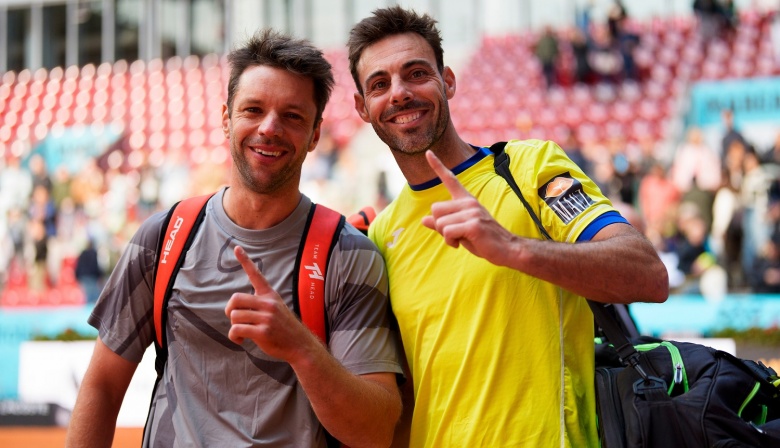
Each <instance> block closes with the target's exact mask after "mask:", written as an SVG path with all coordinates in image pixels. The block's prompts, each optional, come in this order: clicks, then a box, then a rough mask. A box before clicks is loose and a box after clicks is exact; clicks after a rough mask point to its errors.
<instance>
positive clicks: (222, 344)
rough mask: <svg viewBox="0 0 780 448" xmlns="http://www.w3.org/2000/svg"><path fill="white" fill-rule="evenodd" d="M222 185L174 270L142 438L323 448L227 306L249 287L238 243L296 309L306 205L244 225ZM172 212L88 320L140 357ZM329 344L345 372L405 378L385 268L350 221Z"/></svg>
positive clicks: (134, 251)
mask: <svg viewBox="0 0 780 448" xmlns="http://www.w3.org/2000/svg"><path fill="white" fill-rule="evenodd" d="M224 191H225V190H221V191H220V192H218V193H217V194H216V195H214V197H212V198H211V199H210V200H209V202H208V204H207V206H206V216H205V219H204V221H203V223H202V224H201V226H200V228H199V229H198V232H197V235H196V236H195V239H194V241H193V244H192V247H191V248H190V250H189V252H188V255H187V257H186V259H185V261H184V264H183V265H182V268H181V270H180V271H179V274H178V276H177V277H176V280H175V283H174V289H173V294H172V296H171V299H170V301H169V303H168V314H167V319H168V321H167V326H166V328H165V331H166V335H167V338H168V351H169V355H168V363H167V364H166V366H165V372H164V375H163V378H162V380H161V382H160V384H159V385H158V386H157V389H156V392H155V395H154V399H153V401H152V405H151V409H150V412H149V417H148V420H147V424H146V430H145V434H144V446H148V447H185V446H186V447H214V446H220V447H222V446H224V447H249V446H294V447H307V446H325V439H324V432H323V429H322V426H321V425H320V424H319V422H318V421H317V418H316V416H315V415H314V411H313V410H312V408H311V405H310V403H309V401H308V399H307V397H306V394H305V393H304V391H303V389H302V388H301V386H300V384H299V383H298V381H297V378H296V376H295V373H294V372H293V370H292V367H290V365H289V364H287V363H286V362H283V361H280V360H278V359H276V358H272V357H270V356H268V355H266V354H265V353H264V352H263V351H262V350H260V348H258V347H257V346H256V345H255V344H254V343H253V342H251V341H249V340H247V341H244V343H243V344H241V345H238V344H235V343H233V342H232V341H230V340H229V339H228V337H227V334H228V330H229V329H230V322H229V320H228V318H227V317H226V316H225V305H226V304H227V301H228V299H229V298H230V296H231V295H232V294H233V293H234V292H245V293H251V292H252V291H253V288H252V286H251V285H250V283H249V279H248V278H247V275H246V273H244V271H243V269H242V268H241V266H240V265H239V263H238V261H237V260H236V258H235V256H234V255H233V248H234V247H235V246H236V244H240V245H241V246H242V247H243V248H244V249H245V250H246V252H247V253H248V254H249V256H250V258H251V259H252V260H254V261H255V262H256V263H257V264H258V266H259V267H260V269H261V271H262V272H263V274H264V275H265V277H266V278H267V279H268V282H269V283H270V285H271V286H272V287H273V288H274V289H275V290H276V291H277V292H278V293H279V295H280V296H281V297H282V298H283V299H284V301H285V303H287V306H288V307H290V308H291V309H292V307H293V304H292V283H293V276H294V275H296V273H295V272H293V270H294V264H295V263H294V262H295V257H296V254H297V251H298V245H299V243H300V240H301V235H302V232H303V228H304V225H305V223H306V217H307V214H308V212H309V209H310V207H311V201H310V200H309V198H307V197H305V196H303V197H302V199H301V201H300V203H299V204H298V206H297V208H296V209H295V211H294V212H293V213H292V214H291V215H290V216H289V217H287V218H286V219H285V220H284V221H282V222H281V223H279V224H278V225H276V226H274V227H272V228H270V229H266V230H247V229H243V228H241V227H238V226H237V225H236V224H234V223H233V222H232V221H231V220H230V219H229V218H228V217H227V215H226V214H225V210H224V208H223V207H222V197H223V194H224ZM164 218H165V213H164V212H161V213H158V214H155V215H153V216H152V217H150V218H149V219H148V220H146V221H145V222H144V223H143V224H142V225H141V227H140V228H139V230H138V231H137V232H136V234H135V235H134V236H133V238H132V240H131V241H130V243H129V244H128V246H127V248H126V249H125V251H124V253H123V254H122V257H121V258H120V260H119V263H118V265H117V267H116V268H115V269H114V271H113V273H112V274H111V277H110V278H109V280H108V283H107V285H106V287H105V288H104V290H103V293H102V295H101V297H100V299H99V301H98V303H97V304H96V306H95V309H94V311H93V313H92V315H91V316H90V318H89V323H90V324H91V325H92V326H94V327H95V328H97V329H98V331H99V334H100V338H101V340H102V341H103V343H105V344H106V345H107V346H108V347H109V348H110V349H111V350H113V351H114V352H116V353H117V354H119V355H120V356H122V357H123V358H125V359H127V360H129V361H133V362H140V361H141V358H142V356H143V353H144V351H145V350H146V348H147V347H148V346H149V345H150V344H152V343H153V339H154V323H153V318H152V313H153V301H154V299H153V292H152V280H153V278H152V277H153V263H154V259H155V252H156V250H157V244H158V237H159V235H160V229H161V227H162V222H163V220H164ZM325 285H326V292H325V308H326V315H327V316H326V319H327V321H328V326H329V328H330V341H329V349H330V352H331V354H332V355H333V356H334V357H335V358H336V359H337V360H339V361H340V362H341V363H342V364H343V365H344V366H345V367H346V368H347V369H348V370H349V371H350V372H352V373H355V374H367V373H376V372H393V373H396V374H401V372H402V370H401V367H400V362H399V360H400V351H399V346H398V345H397V339H396V337H395V334H393V333H392V332H391V330H390V325H389V322H390V315H389V307H388V301H387V291H388V285H387V275H386V271H385V265H384V261H383V260H382V258H381V255H380V254H379V252H378V251H377V249H376V247H375V246H374V245H373V243H372V242H371V241H370V240H369V239H368V238H366V237H365V236H364V235H362V234H361V233H360V232H359V231H357V230H356V229H355V228H354V227H352V226H350V225H346V226H345V227H344V230H343V231H342V232H341V234H340V236H339V239H338V243H337V244H336V246H335V249H334V251H333V254H332V256H331V259H330V262H329V264H328V270H327V277H326V281H325Z"/></svg>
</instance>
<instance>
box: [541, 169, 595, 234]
mask: <svg viewBox="0 0 780 448" xmlns="http://www.w3.org/2000/svg"><path fill="white" fill-rule="evenodd" d="M539 196H540V197H541V198H542V199H543V200H544V202H545V203H546V204H547V205H548V206H549V207H550V208H551V209H552V210H553V211H554V212H555V214H556V215H557V216H558V218H560V219H561V221H563V223H564V224H568V223H570V222H571V221H572V220H573V219H574V218H576V217H577V216H579V215H580V214H581V213H582V212H584V211H585V210H587V209H588V207H590V206H591V205H593V204H594V203H595V202H594V201H593V199H591V197H590V196H588V195H587V194H586V193H585V190H584V189H583V187H582V184H581V183H580V181H578V180H577V179H574V178H573V177H571V174H569V172H568V171H567V172H565V173H563V174H559V175H557V176H555V177H553V178H552V179H551V180H550V181H549V182H547V183H546V184H544V185H542V186H541V188H539Z"/></svg>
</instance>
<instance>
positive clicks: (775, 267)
mask: <svg viewBox="0 0 780 448" xmlns="http://www.w3.org/2000/svg"><path fill="white" fill-rule="evenodd" d="M778 186H780V185H779V184H778V182H777V181H773V182H772V186H771V187H770V189H769V204H768V206H767V207H768V210H767V221H768V226H769V231H770V237H769V238H768V239H767V241H766V243H764V245H763V246H762V247H761V251H760V252H759V254H758V257H757V258H756V260H755V261H754V262H753V269H751V270H750V271H748V273H747V274H748V278H749V280H750V286H751V288H752V290H753V292H757V293H774V294H777V293H780V189H778Z"/></svg>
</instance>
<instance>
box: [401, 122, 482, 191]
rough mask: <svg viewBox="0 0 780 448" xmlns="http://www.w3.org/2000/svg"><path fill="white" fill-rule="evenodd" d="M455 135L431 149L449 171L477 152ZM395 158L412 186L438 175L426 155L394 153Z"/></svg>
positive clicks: (441, 140)
mask: <svg viewBox="0 0 780 448" xmlns="http://www.w3.org/2000/svg"><path fill="white" fill-rule="evenodd" d="M453 134H454V135H453V136H452V137H450V138H442V139H440V140H439V141H437V142H436V143H435V144H434V145H433V146H432V147H431V148H430V150H431V151H433V153H434V154H435V155H436V157H438V158H439V160H441V161H442V163H443V164H444V166H446V167H447V168H449V169H452V168H454V167H456V166H458V165H460V164H461V163H463V162H464V161H466V160H468V159H469V158H470V157H471V156H473V155H474V152H475V151H474V148H473V147H472V146H471V145H469V144H468V143H466V142H464V141H463V140H461V139H460V137H459V136H458V135H457V134H455V133H453ZM393 156H394V157H395V160H396V163H398V167H399V168H400V169H401V172H402V173H403V175H404V177H405V178H406V181H407V182H408V183H409V184H411V185H418V184H422V183H424V182H427V181H429V180H431V179H434V178H435V177H436V173H434V172H433V169H431V167H430V165H428V161H427V160H426V159H425V153H418V154H411V155H410V154H404V153H401V152H399V151H393Z"/></svg>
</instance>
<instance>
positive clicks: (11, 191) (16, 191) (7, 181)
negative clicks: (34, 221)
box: [0, 154, 33, 216]
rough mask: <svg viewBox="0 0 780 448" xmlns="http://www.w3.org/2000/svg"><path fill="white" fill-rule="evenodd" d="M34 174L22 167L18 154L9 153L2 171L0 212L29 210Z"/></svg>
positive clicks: (0, 173) (0, 178) (0, 172)
mask: <svg viewBox="0 0 780 448" xmlns="http://www.w3.org/2000/svg"><path fill="white" fill-rule="evenodd" d="M32 184H33V181H32V175H31V174H30V171H29V170H27V169H24V168H22V166H21V160H20V158H19V157H18V156H16V155H13V154H11V155H9V156H8V157H7V159H6V165H5V167H4V168H3V169H2V171H0V213H2V214H3V216H5V214H6V213H8V212H9V211H10V210H12V209H21V210H27V208H28V207H29V205H30V197H31V195H32Z"/></svg>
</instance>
